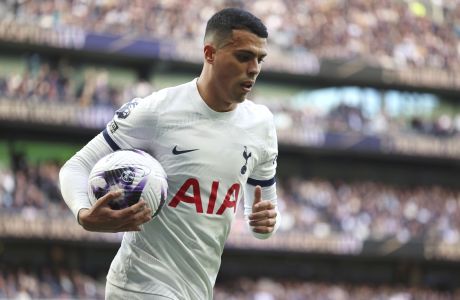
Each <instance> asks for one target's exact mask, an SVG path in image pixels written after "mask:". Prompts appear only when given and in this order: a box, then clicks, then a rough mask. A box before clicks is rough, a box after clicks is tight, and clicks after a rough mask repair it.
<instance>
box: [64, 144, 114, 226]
mask: <svg viewBox="0 0 460 300" xmlns="http://www.w3.org/2000/svg"><path fill="white" fill-rule="evenodd" d="M110 152H112V150H111V148H110V147H109V146H108V145H107V143H106V142H105V140H104V138H103V137H102V136H101V135H98V136H96V137H95V138H94V139H92V140H91V141H90V142H89V143H88V144H87V145H86V146H85V147H83V148H82V149H81V150H80V151H79V152H77V153H76V154H75V155H74V156H73V157H72V158H70V159H69V160H68V161H67V162H66V163H65V164H64V166H63V167H62V168H61V171H60V173H59V182H60V186H61V193H62V197H63V198H64V201H65V202H66V204H67V206H68V207H69V208H70V210H71V211H72V213H73V214H74V215H75V217H76V218H77V219H78V212H79V211H80V210H81V209H82V208H89V207H91V203H90V202H89V199H88V176H89V173H90V171H91V168H92V166H94V164H95V163H96V162H97V161H98V160H99V159H100V158H101V157H103V156H105V155H107V154H109V153H110Z"/></svg>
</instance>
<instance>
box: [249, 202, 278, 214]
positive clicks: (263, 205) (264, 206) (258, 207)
mask: <svg viewBox="0 0 460 300" xmlns="http://www.w3.org/2000/svg"><path fill="white" fill-rule="evenodd" d="M274 208H275V206H274V205H273V203H271V201H269V200H264V201H259V202H258V203H256V204H255V205H253V207H252V212H253V213H256V212H259V211H264V210H270V209H274Z"/></svg>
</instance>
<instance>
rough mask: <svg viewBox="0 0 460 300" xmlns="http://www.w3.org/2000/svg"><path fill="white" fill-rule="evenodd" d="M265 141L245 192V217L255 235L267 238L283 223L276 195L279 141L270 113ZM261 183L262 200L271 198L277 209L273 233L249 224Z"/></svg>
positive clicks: (259, 237)
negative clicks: (259, 229) (255, 228)
mask: <svg viewBox="0 0 460 300" xmlns="http://www.w3.org/2000/svg"><path fill="white" fill-rule="evenodd" d="M263 141H264V142H265V144H264V146H263V147H262V155H261V160H260V161H259V162H258V163H257V165H256V166H255V168H254V170H253V172H252V173H251V175H250V177H249V178H248V181H247V184H246V186H245V189H244V190H245V192H244V195H245V196H244V218H245V220H246V224H247V225H248V227H249V228H250V229H251V232H252V234H253V236H254V237H256V238H258V239H267V238H269V237H270V236H272V235H273V234H274V233H275V232H276V231H277V230H278V228H279V226H280V224H281V214H280V212H279V210H278V205H277V196H276V182H275V175H276V167H277V158H278V141H277V137H276V129H275V124H274V122H273V116H272V115H271V114H270V122H269V124H268V130H267V132H266V135H265V136H264V139H263ZM257 185H259V186H260V187H261V188H262V200H269V201H271V202H272V203H273V205H274V207H275V211H276V224H275V228H274V230H273V232H271V233H256V232H253V231H252V228H251V226H250V225H249V215H250V214H251V213H252V205H253V203H254V192H255V187H256V186H257Z"/></svg>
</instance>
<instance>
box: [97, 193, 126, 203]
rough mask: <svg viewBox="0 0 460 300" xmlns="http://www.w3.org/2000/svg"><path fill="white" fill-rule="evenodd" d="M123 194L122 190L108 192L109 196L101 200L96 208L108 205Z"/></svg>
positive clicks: (106, 195)
mask: <svg viewBox="0 0 460 300" xmlns="http://www.w3.org/2000/svg"><path fill="white" fill-rule="evenodd" d="M122 193H123V191H122V190H116V191H111V192H108V193H107V194H105V195H104V196H102V197H101V198H99V199H98V200H97V201H96V203H95V204H94V205H95V206H103V205H108V204H109V201H110V200H113V199H116V198H118V197H120V196H121V194H122Z"/></svg>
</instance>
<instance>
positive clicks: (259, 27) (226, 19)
mask: <svg viewBox="0 0 460 300" xmlns="http://www.w3.org/2000/svg"><path fill="white" fill-rule="evenodd" d="M235 29H236V30H245V31H248V32H251V33H254V34H255V35H257V36H258V37H261V38H267V37H268V32H267V27H265V25H264V24H263V23H262V21H261V20H260V19H259V18H257V17H256V16H254V15H253V14H251V13H250V12H248V11H245V10H242V9H239V8H225V9H223V10H221V11H219V12H217V13H215V14H214V15H213V16H212V17H211V18H210V19H209V20H208V23H207V24H206V31H205V35H204V41H205V43H206V42H211V41H212V42H214V43H215V46H217V47H221V46H222V44H223V43H224V41H226V40H227V39H228V38H229V37H231V35H232V32H233V30H235Z"/></svg>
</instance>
